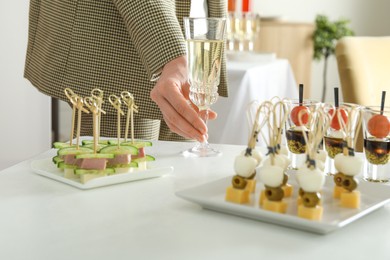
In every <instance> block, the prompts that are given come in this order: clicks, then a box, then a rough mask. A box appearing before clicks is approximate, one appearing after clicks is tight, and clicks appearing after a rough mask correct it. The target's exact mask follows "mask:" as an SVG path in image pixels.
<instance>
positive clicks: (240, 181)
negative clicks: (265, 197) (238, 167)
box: [232, 175, 247, 190]
mask: <svg viewBox="0 0 390 260" xmlns="http://www.w3.org/2000/svg"><path fill="white" fill-rule="evenodd" d="M246 183H247V181H246V180H245V179H244V177H241V176H238V175H235V176H234V177H233V178H232V184H233V187H234V188H236V189H240V190H243V189H245V187H246Z"/></svg>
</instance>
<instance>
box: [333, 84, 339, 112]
mask: <svg viewBox="0 0 390 260" xmlns="http://www.w3.org/2000/svg"><path fill="white" fill-rule="evenodd" d="M334 106H335V107H336V109H337V108H339V88H334Z"/></svg>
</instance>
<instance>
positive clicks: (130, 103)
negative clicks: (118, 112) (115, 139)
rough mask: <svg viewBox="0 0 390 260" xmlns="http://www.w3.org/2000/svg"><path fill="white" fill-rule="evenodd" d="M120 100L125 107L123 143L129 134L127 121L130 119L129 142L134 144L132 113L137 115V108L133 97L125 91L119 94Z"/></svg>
mask: <svg viewBox="0 0 390 260" xmlns="http://www.w3.org/2000/svg"><path fill="white" fill-rule="evenodd" d="M121 98H122V100H123V102H124V103H125V105H126V106H127V115H126V130H125V142H126V141H127V134H128V132H129V121H130V119H131V142H132V143H134V112H136V113H138V106H137V105H136V104H135V102H134V96H133V95H132V94H130V93H129V92H127V91H123V92H122V93H121Z"/></svg>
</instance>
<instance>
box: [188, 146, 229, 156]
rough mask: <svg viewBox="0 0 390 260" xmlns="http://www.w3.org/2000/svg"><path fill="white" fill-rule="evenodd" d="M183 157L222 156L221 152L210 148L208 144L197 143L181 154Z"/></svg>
mask: <svg viewBox="0 0 390 260" xmlns="http://www.w3.org/2000/svg"><path fill="white" fill-rule="evenodd" d="M182 154H183V156H184V157H215V156H220V155H222V152H220V151H218V150H215V149H214V148H211V147H210V145H209V144H208V143H205V144H202V143H198V144H197V145H196V146H194V147H192V148H190V149H188V150H185V151H183V152H182Z"/></svg>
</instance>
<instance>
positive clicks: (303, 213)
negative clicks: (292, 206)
mask: <svg viewBox="0 0 390 260" xmlns="http://www.w3.org/2000/svg"><path fill="white" fill-rule="evenodd" d="M322 213H323V208H322V207H321V206H315V207H312V208H309V207H305V206H304V205H300V206H299V207H298V216H299V217H301V218H305V219H310V220H321V218H322Z"/></svg>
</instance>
